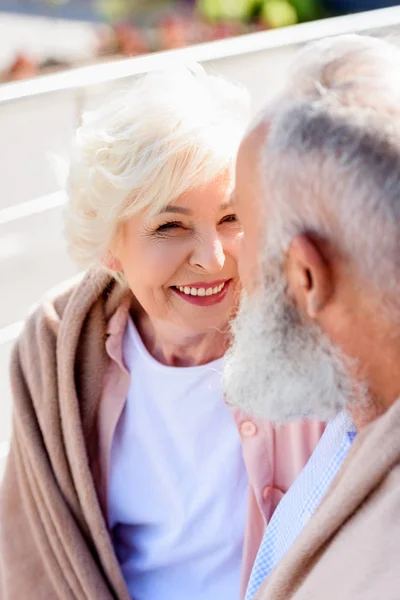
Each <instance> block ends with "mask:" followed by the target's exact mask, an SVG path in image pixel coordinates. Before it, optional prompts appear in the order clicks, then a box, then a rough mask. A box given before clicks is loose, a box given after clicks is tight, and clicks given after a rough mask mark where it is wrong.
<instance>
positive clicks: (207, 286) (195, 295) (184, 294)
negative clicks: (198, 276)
mask: <svg viewBox="0 0 400 600" xmlns="http://www.w3.org/2000/svg"><path fill="white" fill-rule="evenodd" d="M231 282H232V279H224V280H218V281H211V282H209V283H205V282H200V283H191V284H185V285H177V286H172V287H171V289H172V290H173V291H174V292H175V293H176V294H177V295H178V296H179V297H180V298H182V299H183V300H185V301H186V302H190V303H191V304H196V305H197V306H213V305H214V304H219V303H220V302H222V301H223V300H224V299H225V297H226V295H227V293H228V291H229V288H230V284H231Z"/></svg>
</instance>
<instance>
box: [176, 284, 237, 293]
mask: <svg viewBox="0 0 400 600" xmlns="http://www.w3.org/2000/svg"><path fill="white" fill-rule="evenodd" d="M224 287H225V282H224V283H221V284H220V285H216V286H215V287H213V288H212V287H209V288H194V287H188V286H185V287H182V286H180V285H179V286H177V288H178V290H179V291H180V292H182V293H183V294H186V295H187V296H212V295H213V294H219V292H220V291H221V290H223V288H224Z"/></svg>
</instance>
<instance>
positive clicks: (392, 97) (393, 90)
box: [260, 35, 400, 304]
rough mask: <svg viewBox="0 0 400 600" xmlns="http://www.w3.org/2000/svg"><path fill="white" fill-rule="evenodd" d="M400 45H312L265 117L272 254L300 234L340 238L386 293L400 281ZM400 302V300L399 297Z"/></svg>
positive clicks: (332, 41) (333, 41)
mask: <svg viewBox="0 0 400 600" xmlns="http://www.w3.org/2000/svg"><path fill="white" fill-rule="evenodd" d="M399 68H400V50H399V49H398V48H397V47H396V46H395V45H393V44H391V43H389V42H388V41H384V40H381V39H376V38H372V37H367V36H365V37H363V36H357V35H347V36H340V37H337V38H329V39H325V40H322V41H319V42H316V43H314V44H311V45H310V46H307V47H306V48H305V49H304V50H303V51H302V52H301V53H300V54H299V56H298V58H297V59H296V60H295V62H294V63H293V65H292V69H291V71H290V73H289V77H288V83H287V85H286V87H285V89H284V91H283V94H282V95H280V96H279V98H278V99H277V101H276V102H275V103H273V104H272V105H271V106H270V107H269V108H268V109H267V111H266V112H265V113H264V114H263V119H264V120H265V121H266V123H267V124H268V128H269V130H268V136H267V140H266V142H265V145H264V147H263V150H262V156H261V162H260V170H261V180H262V185H263V188H264V189H265V191H266V194H268V207H269V208H268V223H267V232H266V234H267V245H268V248H267V250H268V254H269V257H271V256H272V255H275V256H276V257H277V258H278V257H282V254H283V253H284V252H285V250H287V247H288V245H289V244H290V241H291V239H292V238H293V236H294V235H296V234H299V233H305V232H308V233H315V234H316V235H318V236H319V237H321V238H327V239H329V240H331V241H333V243H334V245H335V249H336V251H338V252H339V253H340V254H341V255H342V256H343V257H344V259H346V260H349V264H350V262H351V263H354V264H355V265H356V266H357V269H358V271H359V273H360V275H362V276H363V277H367V278H368V279H369V280H371V281H373V282H374V283H375V284H377V285H379V286H380V287H383V286H384V289H385V291H390V290H391V291H392V292H394V291H395V289H396V286H397V278H399V281H400V269H399V268H400V77H399ZM398 303H399V304H400V301H399V300H398Z"/></svg>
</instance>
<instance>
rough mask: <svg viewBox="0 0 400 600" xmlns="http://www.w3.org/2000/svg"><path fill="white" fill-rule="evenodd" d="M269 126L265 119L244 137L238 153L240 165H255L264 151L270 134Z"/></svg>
mask: <svg viewBox="0 0 400 600" xmlns="http://www.w3.org/2000/svg"><path fill="white" fill-rule="evenodd" d="M268 130H269V126H268V124H267V123H266V122H265V121H262V122H260V123H259V124H258V125H256V126H255V127H254V128H253V129H252V130H251V131H250V132H249V133H248V134H247V135H246V137H245V138H244V140H243V141H242V143H241V145H240V149H239V155H238V166H239V168H240V167H241V166H243V167H244V168H246V167H247V168H249V167H253V168H254V167H255V165H256V164H257V163H258V157H259V156H260V153H261V152H262V147H263V145H264V144H265V141H266V138H267V135H268Z"/></svg>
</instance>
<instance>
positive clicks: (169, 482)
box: [108, 319, 248, 600]
mask: <svg viewBox="0 0 400 600" xmlns="http://www.w3.org/2000/svg"><path fill="white" fill-rule="evenodd" d="M124 360H125V364H126V366H127V368H128V370H129V371H130V373H131V385H130V389H129V393H128V398H127V402H126V406H125V409H124V412H123V414H122V416H121V419H120V421H119V423H118V426H117V429H116V432H115V436H114V439H113V444H112V456H111V464H110V479H109V489H108V506H109V523H110V527H111V529H112V535H113V541H114V547H115V550H116V553H117V556H118V559H119V562H120V565H121V569H122V572H123V574H124V577H125V581H126V582H127V586H128V588H129V591H130V594H131V596H132V598H134V599H135V600H200V599H201V600H214V599H215V600H217V599H218V600H221V598H229V600H236V599H238V598H239V587H240V576H241V564H242V548H243V537H244V528H245V520H246V509H247V489H248V481H247V474H246V470H245V466H244V462H243V458H242V449H241V442H240V438H239V433H238V431H237V428H236V425H235V422H234V419H233V417H232V414H231V411H230V409H229V408H228V407H227V406H226V405H225V404H224V401H223V397H222V389H221V369H222V359H220V360H216V361H214V362H212V363H209V364H207V365H203V366H198V367H187V368H183V367H182V368H180V367H168V366H166V365H162V364H161V363H159V362H157V361H156V360H155V359H154V358H153V357H152V356H151V355H150V354H149V352H148V351H147V349H146V347H145V346H144V344H143V342H142V340H141V338H140V336H139V334H138V332H137V330H136V327H135V326H134V324H133V321H132V320H131V319H129V321H128V325H127V329H126V332H125V337H124Z"/></svg>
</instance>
